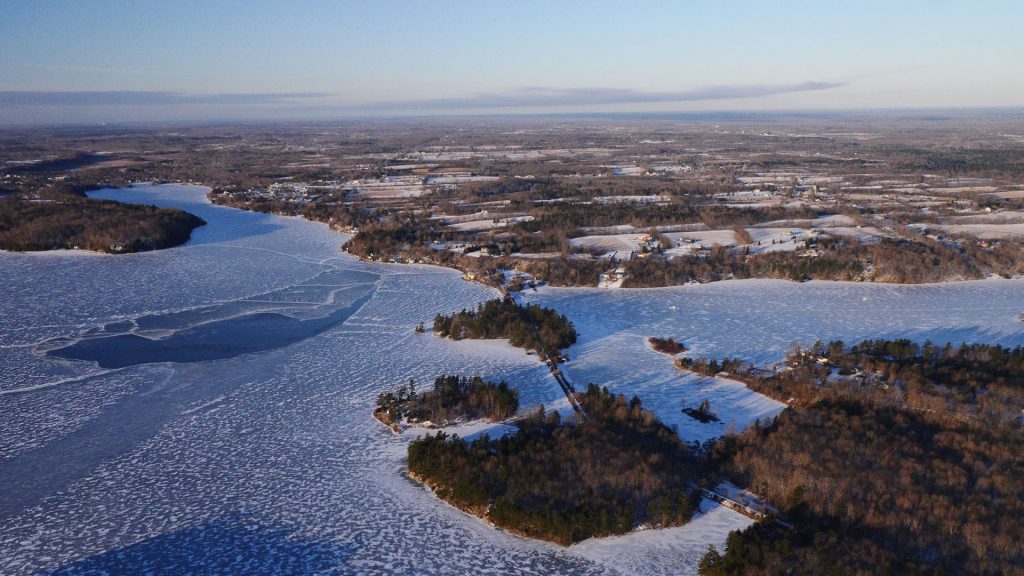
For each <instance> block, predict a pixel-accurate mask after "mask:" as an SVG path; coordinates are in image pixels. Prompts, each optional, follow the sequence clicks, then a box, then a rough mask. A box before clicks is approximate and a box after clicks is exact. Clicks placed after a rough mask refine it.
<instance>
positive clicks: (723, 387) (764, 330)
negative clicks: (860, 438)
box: [0, 186, 1024, 574]
mask: <svg viewBox="0 0 1024 576" xmlns="http://www.w3.org/2000/svg"><path fill="white" fill-rule="evenodd" d="M204 193H205V189H202V188H196V187H185V186H149V187H138V188H135V189H132V190H121V191H105V192H102V193H101V194H99V195H101V196H103V197H106V198H113V199H126V200H131V201H142V202H151V203H156V204H160V205H164V206H175V207H181V208H185V209H187V210H190V211H192V212H194V213H196V214H197V215H199V216H201V217H202V218H204V219H205V220H206V221H207V222H209V225H208V226H205V227H203V228H199V229H197V230H196V231H195V232H194V234H193V239H192V241H190V242H189V243H188V244H186V245H184V246H180V247H177V248H172V249H168V250H162V251H158V252H151V253H143V254H132V255H123V256H116V257H115V256H96V255H91V254H79V253H67V252H65V253H59V254H30V255H23V254H8V253H0V286H3V289H2V290H3V300H4V312H3V314H2V315H0V415H2V416H0V495H2V496H0V573H2V574H30V573H38V572H55V573H60V574H87V573H116V574H121V573H132V574H134V573H145V572H147V571H149V572H153V573H168V574H170V573H174V574H177V573H186V572H190V571H191V572H203V573H283V574H307V573H341V574H357V573H385V572H386V573H416V574H421V573H422V574H452V573H480V574H486V573H491V574H511V573H545V574H548V573H559V574H658V573H663V574H679V573H683V574H686V573H694V571H695V566H696V562H697V560H698V558H699V557H700V555H701V554H702V553H703V551H704V550H705V549H706V547H707V545H708V544H718V545H721V543H722V542H723V541H724V539H725V536H726V534H727V532H728V531H729V530H731V529H736V528H741V527H743V526H746V525H747V524H748V523H749V520H748V519H746V518H745V517H743V516H740V515H738V514H735V513H733V512H731V511H728V510H726V509H723V508H721V507H718V506H712V505H709V504H705V506H706V509H705V513H704V514H702V515H701V516H700V517H698V518H697V519H695V520H694V521H693V522H691V523H690V524H688V525H686V526H683V527H680V528H675V529H671V530H664V531H644V532H639V533H634V534H630V535H626V536H622V537H618V538H612V539H601V540H592V541H587V542H583V543H580V544H578V545H576V546H572V547H569V548H560V547H557V546H554V545H550V544H545V543H539V542H534V541H528V540H524V539H521V538H517V537H513V536H511V535H508V534H506V533H504V532H502V531H499V530H495V529H493V528H491V527H489V526H487V525H486V524H485V523H484V522H482V521H480V520H478V519H476V518H472V517H469V516H467V515H465V514H463V513H461V512H458V511H456V510H454V509H452V508H450V507H448V506H446V505H444V504H443V503H441V502H440V501H438V500H437V499H436V498H434V497H433V496H432V495H430V494H429V493H428V492H426V491H425V490H423V489H422V488H420V487H419V486H417V485H415V484H413V483H411V482H409V481H408V480H406V479H405V478H404V476H403V475H402V473H401V472H402V469H403V465H404V453H405V446H406V444H407V442H408V441H409V438H410V437H411V436H412V435H403V436H395V435H393V434H392V433H391V432H390V431H388V430H387V429H386V428H385V427H383V426H380V425H379V424H378V423H377V422H376V421H375V420H373V418H372V417H371V416H370V412H371V409H372V407H373V404H374V401H375V399H376V396H377V394H379V393H380V392H381V391H383V390H386V389H390V388H394V387H396V386H398V385H400V384H402V383H404V382H406V381H407V380H408V379H409V378H415V379H416V380H417V382H418V383H419V384H420V386H421V387H422V386H424V385H429V382H432V380H433V378H434V377H435V376H437V375H439V374H442V373H460V374H480V375H482V376H484V377H485V378H493V379H499V378H502V379H505V380H506V381H508V382H509V383H510V384H512V385H515V386H517V387H518V388H519V389H520V391H521V401H522V404H523V406H524V407H529V406H533V405H536V404H538V403H545V404H549V405H552V406H557V405H559V403H560V402H564V400H563V397H562V396H561V392H560V391H559V389H558V386H557V385H556V384H555V383H554V381H553V380H552V379H551V377H550V374H549V373H548V371H547V368H546V367H545V366H544V365H542V364H540V363H539V362H538V361H537V359H536V357H535V356H530V355H527V354H525V353H524V352H522V351H520V350H516V349H512V348H510V347H509V346H507V345H506V344H504V343H501V342H472V343H469V342H451V341H448V340H442V339H440V338H436V337H433V336H431V335H429V334H416V333H415V332H414V331H413V328H414V327H415V326H416V324H418V323H419V322H421V321H427V322H428V323H429V321H430V320H431V318H433V316H434V314H435V313H437V312H442V311H452V310H457V309H461V308H463V307H468V306H472V305H474V304H475V303H477V302H480V301H482V300H485V299H488V298H491V297H493V296H494V295H495V293H494V292H493V291H491V290H490V289H487V288H485V287H483V286H482V285H479V284H475V283H472V282H465V281H463V280H462V279H461V277H460V275H459V274H458V273H457V272H455V271H452V270H445V269H440V268H434V267H427V266H410V265H378V264H368V263H361V262H358V261H356V260H354V259H352V258H350V257H348V256H347V255H345V254H343V253H341V252H339V250H338V249H339V246H340V245H341V243H342V242H343V240H344V237H343V236H342V235H339V234H337V233H334V232H331V231H329V230H328V229H327V227H326V226H323V225H319V224H313V223H309V222H305V221H303V220H299V219H294V218H284V217H279V216H271V215H265V214H257V213H249V212H241V211H236V210H231V209H227V208H221V207H217V206H212V205H210V204H208V203H207V202H206V200H205V196H204ZM524 297H525V298H527V299H528V300H530V301H537V302H541V303H544V304H546V305H552V306H555V307H556V308H558V309H559V310H560V311H562V312H564V313H566V314H568V315H569V317H570V318H572V320H573V321H574V322H576V324H577V327H578V328H579V330H580V332H581V339H580V342H579V343H578V344H577V345H576V346H574V347H573V348H572V349H570V351H569V354H570V356H571V358H572V359H571V361H570V363H569V365H568V372H569V375H570V378H571V379H572V380H573V381H574V382H575V383H576V384H577V386H579V385H581V384H583V385H585V384H586V382H588V381H594V382H598V383H602V384H606V385H608V386H609V387H611V388H612V389H613V390H615V391H619V392H623V393H627V394H632V393H636V394H638V395H639V396H640V397H641V398H642V399H643V400H644V403H645V404H647V405H648V406H651V407H652V408H654V409H655V410H657V411H658V412H659V413H660V414H662V415H663V416H664V417H665V418H666V420H669V421H670V422H673V423H675V424H677V425H679V428H680V433H681V434H682V435H683V436H684V437H686V438H688V439H702V438H706V437H710V436H713V435H715V434H718V433H721V431H722V430H724V428H725V427H726V426H728V423H730V422H731V423H732V424H733V425H735V426H737V427H739V426H743V425H745V424H746V423H748V422H750V421H752V420H753V419H754V418H758V417H764V416H766V415H770V414H772V413H774V412H775V411H777V410H778V405H777V404H775V403H773V402H771V401H770V400H767V399H765V398H763V397H761V396H758V395H756V394H753V393H751V392H750V391H748V390H747V389H746V388H744V387H742V386H739V385H735V384H730V383H729V382H728V381H722V380H716V379H699V378H694V377H688V376H685V375H683V374H681V373H680V372H679V371H678V370H676V369H675V367H674V366H673V365H672V362H671V359H670V358H669V357H668V356H664V355H661V354H658V353H656V352H653V351H651V350H650V348H649V347H647V345H646V343H645V341H644V339H645V338H646V337H647V336H651V335H660V336H675V337H676V338H678V339H681V340H682V341H684V342H685V343H686V344H687V345H688V346H690V347H691V348H692V349H693V352H694V353H695V354H709V355H714V356H723V355H728V356H743V357H746V358H749V359H751V360H754V361H757V362H768V361H773V360H776V359H778V358H779V357H781V355H782V354H783V353H784V352H785V349H786V348H787V347H788V346H789V345H790V343H791V342H794V341H799V342H804V343H807V342H811V341H813V340H816V339H818V338H822V339H827V338H830V337H837V336H838V337H843V338H846V339H850V340H852V339H855V338H863V337H874V336H887V337H892V336H907V337H912V338H917V339H924V338H927V337H930V338H932V339H933V340H935V341H945V340H954V341H960V340H979V341H986V342H991V341H998V342H1003V343H1008V344H1016V343H1021V342H1022V341H1024V324H1022V323H1021V322H1020V320H1018V316H1019V315H1020V314H1021V312H1024V283H1022V282H1019V281H1008V280H1004V281H984V282H972V283H961V284H950V285H941V286H920V287H894V286H873V285H870V286H869V285H859V284H835V283H817V282H812V283H808V284H791V283H786V282H761V281H752V282H728V283H720V284H714V285H708V286H697V287H684V288H672V289H658V290H648V291H635V290H617V291H598V290H566V289H546V288H545V289H541V290H540V291H539V292H533V291H529V292H528V293H525V294H524ZM362 298H366V300H365V303H362V304H361V306H359V307H358V309H357V310H355V312H354V313H352V314H351V316H348V317H347V319H345V320H344V321H342V322H340V323H339V324H337V325H334V326H332V327H330V328H328V329H326V330H324V331H322V332H319V333H317V334H315V335H311V336H310V337H308V338H305V339H301V340H299V341H297V342H295V343H293V344H290V345H288V346H284V347H279V348H274V349H268V350H262V351H259V352H253V353H248V354H242V355H239V356H235V357H230V358H225V359H222V360H214V361H204V362H193V363H159V364H141V365H135V366H129V367H126V368H119V369H100V368H98V367H97V366H96V365H95V364H94V363H90V362H81V361H68V360H59V359H55V358H52V357H46V356H43V355H42V351H44V350H47V349H51V348H56V347H59V345H61V344H67V343H71V342H75V341H78V340H80V339H82V338H101V337H103V336H105V335H112V334H123V333H147V334H150V335H156V334H160V335H168V334H175V333H179V332H180V331H182V330H188V329H189V328H192V327H194V326H196V325H200V324H203V323H205V322H211V321H213V322H216V321H222V320H224V319H229V318H232V317H240V316H245V315H246V314H252V313H255V312H268V311H276V312H279V313H281V314H286V315H290V316H293V317H295V318H300V319H309V318H322V317H324V316H326V315H329V314H331V313H332V312H334V311H336V310H338V309H339V308H343V307H345V306H347V305H349V304H351V303H353V302H357V301H358V302H362ZM703 398H709V399H710V400H711V403H712V407H713V408H714V409H716V410H717V411H718V413H719V415H720V416H723V420H724V421H725V422H723V423H722V424H721V425H720V426H714V425H708V426H704V425H700V424H697V423H695V422H694V421H692V420H690V421H687V420H689V419H688V418H687V417H686V416H684V415H682V414H681V413H679V411H678V409H679V407H681V405H682V404H683V403H684V402H691V401H699V400H700V399H703ZM684 419H685V420H684ZM481 431H482V429H480V427H479V426H476V425H473V426H472V433H479V432H481ZM467 432H469V429H467Z"/></svg>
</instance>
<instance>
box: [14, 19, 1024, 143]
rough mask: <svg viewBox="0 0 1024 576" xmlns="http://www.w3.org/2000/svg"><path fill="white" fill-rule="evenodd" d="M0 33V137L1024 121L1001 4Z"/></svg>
mask: <svg viewBox="0 0 1024 576" xmlns="http://www.w3.org/2000/svg"><path fill="white" fill-rule="evenodd" d="M0 15H2V17H0V122H3V123H14V122H18V121H23V122H45V121H54V122H67V121H76V120H77V121H100V120H116V119H124V120H147V119H152V120H166V119H187V118H195V119H211V118H218V117H224V118H236V117H252V118H259V117H346V116H367V115H371V116H372V115H384V116H389V115H402V114H453V113H458V114H461V113H509V112H513V113H514V112H591V111H593V112H599V111H622V112H630V111H697V110H700V111H704V110H779V109H785V110H809V109H846V108H904V107H911V108H919V107H989V106H1024V34H1022V33H1021V29H1020V26H1021V23H1022V22H1024V2H1018V1H1011V0H1003V1H985V0H975V1H967V0H964V1H950V0H907V1H898V0H890V1H888V2H875V1H870V0H861V1H844V2H827V1H825V0H820V1H817V2H810V1H806V2H804V1H787V2H782V1H759V2H755V1H724V0H723V1H717V2H711V1H704V2H683V1H676V2H669V1H666V2H644V1H632V2H605V1H596V0H591V1H587V2H582V1H580V2H575V1H568V0H565V1H557V0H550V1H548V2H532V1H522V0H516V1H511V0H506V1H503V2H487V1H475V2H462V1H448V2H439V1H438V2H427V1H412V0H410V1H406V2H396V1H387V0H376V1H363V2H337V1H335V2H327V1H323V2H321V1H312V0H298V1H294V0H293V1H291V2H287V3H284V2H280V3H279V2H263V1H258V0H249V1H245V2H241V1H239V2H229V1H220V2H218V1H216V0H209V1H206V2H193V1H189V0H175V1H166V0H164V1H159V2H155V1H153V2H151V1H145V0H134V1H129V0H125V1H108V0H89V1H78V2H72V1H60V0H47V1H43V0H38V1H36V0H0ZM54 92H60V93H61V94H53V93H54Z"/></svg>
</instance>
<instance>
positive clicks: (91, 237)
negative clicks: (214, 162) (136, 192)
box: [0, 194, 206, 254]
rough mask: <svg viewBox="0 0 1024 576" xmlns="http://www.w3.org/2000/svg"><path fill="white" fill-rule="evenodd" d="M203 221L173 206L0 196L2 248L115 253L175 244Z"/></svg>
mask: <svg viewBox="0 0 1024 576" xmlns="http://www.w3.org/2000/svg"><path fill="white" fill-rule="evenodd" d="M204 224H206V222H204V221H203V220H202V219H201V218H199V217H197V216H194V215H192V214H189V213H188V212H183V211H181V210H175V209H172V208H157V207H154V206H141V205H136V204H122V203H120V202H114V201H110V200H95V199H90V198H84V197H82V196H77V195H74V194H59V195H53V196H50V197H46V198H32V199H30V198H25V197H21V196H10V197H7V198H0V249H3V250H12V251H21V252H29V251H39V250H58V249H81V250H93V251H96V252H108V253H113V254H119V253H128V252H141V251H145V250H156V249H159V248H168V247H171V246H177V245H178V244H183V243H185V242H187V241H188V239H189V238H190V237H191V234H192V230H193V229H195V228H197V227H199V226H202V225H204Z"/></svg>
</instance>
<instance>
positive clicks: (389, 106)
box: [365, 82, 845, 110]
mask: <svg viewBox="0 0 1024 576" xmlns="http://www.w3.org/2000/svg"><path fill="white" fill-rule="evenodd" d="M844 85H845V83H844V82H803V83H801V84H752V85H733V86H706V87H703V88H695V89H693V90H682V91H674V92H645V91H640V90H631V89H628V88H544V87H527V88H519V89H516V90H510V91H507V92H493V93H480V94H475V95H473V96H468V97H462V98H436V99H428V100H403V101H387V102H375V103H371V104H367V105H366V106H365V108H366V109H375V110H399V109H400V110H408V109H416V110H447V109H480V108H536V107H554V106H593V105H609V104H646V103H661V102H697V101H713V100H734V99H738V98H758V97H763V96H774V95H777V94H790V93H794V92H815V91H820V90H829V89H832V88H838V87H840V86H844Z"/></svg>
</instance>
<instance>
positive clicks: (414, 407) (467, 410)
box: [373, 375, 519, 426]
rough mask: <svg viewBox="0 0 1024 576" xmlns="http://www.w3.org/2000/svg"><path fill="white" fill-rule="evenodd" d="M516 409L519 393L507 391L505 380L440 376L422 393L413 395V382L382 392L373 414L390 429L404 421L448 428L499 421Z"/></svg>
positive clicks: (510, 389) (512, 389) (414, 386)
mask: <svg viewBox="0 0 1024 576" xmlns="http://www.w3.org/2000/svg"><path fill="white" fill-rule="evenodd" d="M518 409H519V391H518V390H515V389H514V388H509V385H508V384H506V383H505V382H504V381H502V382H498V383H494V382H487V381H485V380H484V379H482V378H480V377H479V376H473V377H470V378H467V377H465V376H456V375H442V376H438V377H437V378H436V379H435V380H434V385H433V387H432V388H431V389H429V390H426V391H424V392H420V393H417V392H416V383H415V381H414V380H409V383H408V384H407V385H405V386H400V387H398V389H396V390H394V391H388V392H382V393H381V394H380V395H379V396H378V397H377V407H376V408H375V409H374V411H373V415H374V416H375V417H376V418H377V419H378V420H380V421H381V422H383V423H384V424H386V425H389V426H390V425H393V424H396V423H398V422H400V421H402V420H403V419H405V420H407V421H409V422H411V423H417V422H425V421H429V422H431V423H433V424H434V425H435V426H448V425H451V424H453V423H455V422H457V421H460V420H475V419H477V418H487V419H489V420H491V421H493V422H500V421H502V420H505V419H507V418H511V417H512V416H513V415H515V413H516V410H518Z"/></svg>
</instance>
